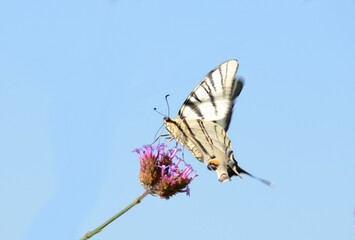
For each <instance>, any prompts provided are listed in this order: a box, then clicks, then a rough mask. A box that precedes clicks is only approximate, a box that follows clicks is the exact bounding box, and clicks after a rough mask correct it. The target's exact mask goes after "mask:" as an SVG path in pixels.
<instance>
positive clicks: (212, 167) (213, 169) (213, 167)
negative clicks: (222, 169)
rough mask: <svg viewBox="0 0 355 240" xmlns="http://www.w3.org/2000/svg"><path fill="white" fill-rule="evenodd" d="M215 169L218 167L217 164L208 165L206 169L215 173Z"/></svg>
mask: <svg viewBox="0 0 355 240" xmlns="http://www.w3.org/2000/svg"><path fill="white" fill-rule="evenodd" d="M217 167H218V165H217V164H214V163H209V164H208V165H207V169H208V170H210V171H216V170H217Z"/></svg>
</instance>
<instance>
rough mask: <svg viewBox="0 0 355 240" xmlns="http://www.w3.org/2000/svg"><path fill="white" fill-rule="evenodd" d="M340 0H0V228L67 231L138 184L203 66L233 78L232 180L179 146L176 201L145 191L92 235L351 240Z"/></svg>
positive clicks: (349, 5) (353, 174) (350, 38)
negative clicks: (182, 161)
mask: <svg viewBox="0 0 355 240" xmlns="http://www.w3.org/2000/svg"><path fill="white" fill-rule="evenodd" d="M354 11H355V2H354V1H350V0H348V1H345V0H344V1H320V0H308V1H307V0H298V1H296V0H295V1H236V0H234V1H231V0H226V1H174V2H171V1H144V0H130V1H127V0H117V1H108V0H105V1H80V0H74V1H65V0H64V1H21V0H19V1H3V2H1V3H0V66H1V67H0V69H1V70H0V110H1V117H0V146H1V151H0V161H1V165H2V167H1V168H0V189H1V196H2V197H1V204H0V212H1V218H0V226H1V227H0V228H1V235H2V236H1V238H2V239H14V240H17V239H30V240H38V239H58V240H63V239H79V238H80V237H81V235H82V234H84V233H85V232H86V231H88V230H91V229H93V228H94V227H96V226H97V225H98V224H101V223H102V222H103V221H104V220H106V219H107V218H109V217H111V216H112V215H113V214H114V213H116V212H117V211H119V210H120V209H122V208H123V207H125V206H126V205H128V204H129V203H130V202H131V201H133V199H134V198H136V197H137V196H138V195H140V194H141V193H142V192H143V189H142V187H141V186H140V184H139V181H138V169H139V161H138V159H137V157H136V155H135V154H134V153H132V152H131V150H132V149H134V148H136V147H139V146H141V145H142V144H147V143H150V142H151V141H152V139H153V137H154V134H155V132H156V131H157V129H158V128H159V127H160V126H161V124H162V116H160V115H158V114H157V113H156V112H154V111H153V108H154V107H157V108H158V109H159V110H160V111H162V112H167V110H166V105H165V101H164V96H165V95H166V94H170V95H171V97H170V99H169V100H170V107H171V111H172V112H173V114H172V115H173V116H174V115H175V113H177V111H178V109H179V107H180V106H181V104H182V102H183V101H184V100H185V98H186V97H187V95H188V94H189V93H190V91H191V90H192V89H193V88H194V87H195V86H196V85H197V84H198V83H199V81H200V80H201V79H202V78H203V77H204V75H205V74H206V73H207V72H208V71H210V70H211V69H212V68H214V67H215V66H217V65H218V64H220V63H221V62H223V61H225V60H228V59H234V58H236V59H238V61H239V63H240V68H239V70H238V75H240V76H243V77H244V79H245V87H244V89H243V91H242V93H241V95H240V97H239V99H238V101H237V105H236V107H235V113H234V115H233V116H234V118H233V120H232V123H231V126H230V129H229V136H230V138H231V140H232V142H233V145H234V150H235V154H236V157H237V160H238V162H239V163H240V165H241V166H242V167H244V168H245V169H246V170H248V171H250V172H251V173H253V174H255V175H257V176H260V177H264V178H266V179H270V180H272V181H273V182H274V183H275V187H274V188H268V187H265V186H264V185H263V184H260V183H259V182H257V181H255V180H253V179H250V178H248V177H244V178H243V179H242V180H241V179H238V178H235V179H233V181H231V182H229V183H223V184H222V183H219V182H218V181H217V178H216V175H215V173H212V172H209V171H207V170H206V167H205V166H204V165H203V164H200V163H199V162H198V161H196V160H195V159H194V158H193V157H192V156H191V154H190V153H187V152H186V154H185V158H186V161H188V162H189V163H191V164H192V165H193V167H194V168H195V169H196V171H197V172H198V174H199V177H198V178H196V179H195V181H194V182H193V183H192V185H191V196H190V197H186V196H184V195H179V196H176V197H173V198H172V199H171V200H168V201H166V200H161V199H159V198H158V197H153V196H148V197H147V198H145V199H144V200H143V202H142V203H141V204H140V205H139V206H136V207H135V208H133V209H132V210H131V211H130V212H128V213H127V214H126V215H124V216H122V217H121V218H120V219H119V220H117V221H116V222H114V223H113V224H112V225H110V226H109V227H107V228H106V229H105V230H104V231H102V232H101V233H100V234H99V235H97V236H96V237H93V238H92V239H123V238H130V239H138V238H143V237H144V238H146V239H151V238H153V237H156V236H159V237H164V236H169V239H172V240H174V239H196V238H199V239H223V238H232V239H244V240H249V239H291V240H292V239H297V240H298V239H344V240H345V239H354V236H355V229H354V227H353V226H354V222H355V216H354V213H353V212H354V209H355V171H354V170H355V147H354V143H355V124H354V123H355V111H354V104H355V91H354V89H355V78H354V74H353V69H354V56H355V45H354V42H355V32H354V22H355V15H354Z"/></svg>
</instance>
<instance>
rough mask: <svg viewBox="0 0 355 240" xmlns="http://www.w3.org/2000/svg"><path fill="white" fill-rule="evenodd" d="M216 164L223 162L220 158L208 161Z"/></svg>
mask: <svg viewBox="0 0 355 240" xmlns="http://www.w3.org/2000/svg"><path fill="white" fill-rule="evenodd" d="M211 163H212V164H215V165H217V166H218V165H219V164H220V163H221V161H219V160H218V159H211V160H209V161H208V162H207V164H211Z"/></svg>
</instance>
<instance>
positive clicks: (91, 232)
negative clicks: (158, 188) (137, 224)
mask: <svg viewBox="0 0 355 240" xmlns="http://www.w3.org/2000/svg"><path fill="white" fill-rule="evenodd" d="M149 193H150V190H146V191H145V192H144V193H143V194H142V195H140V196H139V197H138V198H136V199H135V200H134V201H133V202H132V203H131V204H130V205H128V206H127V207H125V208H124V209H122V210H121V211H120V212H118V213H116V214H115V215H114V216H112V217H111V218H110V219H108V220H107V221H106V222H104V223H103V224H101V225H100V226H98V227H97V228H95V229H94V230H92V231H89V232H87V233H86V234H85V235H84V236H82V238H80V240H85V239H89V238H91V237H92V236H94V235H95V234H97V233H99V232H101V230H102V229H104V228H105V227H106V226H107V225H109V224H110V223H112V222H113V221H115V220H116V219H117V218H118V217H120V216H121V215H122V214H124V213H125V212H127V211H128V210H129V209H131V208H132V207H134V206H135V205H137V204H138V203H140V202H141V201H142V199H143V198H144V197H145V196H147V195H148V194H149Z"/></svg>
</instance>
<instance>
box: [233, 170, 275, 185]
mask: <svg viewBox="0 0 355 240" xmlns="http://www.w3.org/2000/svg"><path fill="white" fill-rule="evenodd" d="M232 169H233V171H234V172H235V173H236V174H237V175H238V176H240V175H239V174H241V173H244V174H246V175H248V176H249V177H252V178H254V179H256V180H258V181H259V182H262V183H264V184H265V185H268V186H269V187H273V186H274V183H273V182H271V181H268V180H265V179H263V178H259V177H256V176H254V175H253V174H250V173H248V172H247V171H245V170H244V169H243V168H241V167H239V166H238V165H236V166H234V167H233V168H232Z"/></svg>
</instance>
